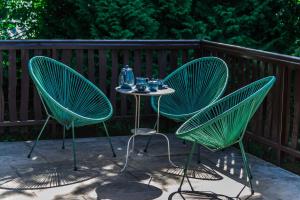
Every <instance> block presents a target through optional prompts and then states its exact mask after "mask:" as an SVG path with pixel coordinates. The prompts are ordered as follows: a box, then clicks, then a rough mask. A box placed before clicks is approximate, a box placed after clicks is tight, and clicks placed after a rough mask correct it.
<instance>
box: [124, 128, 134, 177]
mask: <svg viewBox="0 0 300 200" xmlns="http://www.w3.org/2000/svg"><path fill="white" fill-rule="evenodd" d="M135 136H137V135H136V134H134V135H132V136H131V137H130V138H129V140H128V143H127V153H126V159H125V165H124V167H123V168H122V169H121V172H123V171H124V170H125V169H126V167H127V164H128V157H129V153H130V152H129V148H130V141H131V140H132V139H134V137H135Z"/></svg>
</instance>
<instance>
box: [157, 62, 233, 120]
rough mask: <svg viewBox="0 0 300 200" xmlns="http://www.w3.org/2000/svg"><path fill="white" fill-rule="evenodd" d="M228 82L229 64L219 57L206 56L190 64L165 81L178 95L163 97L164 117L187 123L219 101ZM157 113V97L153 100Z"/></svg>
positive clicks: (161, 109)
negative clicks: (189, 119)
mask: <svg viewBox="0 0 300 200" xmlns="http://www.w3.org/2000/svg"><path fill="white" fill-rule="evenodd" d="M227 81H228V68H227V65H226V63H225V62H224V61H223V60H221V59H220V58H217V57H203V58H198V59H195V60H193V61H191V62H188V63H186V64H184V65H183V66H181V67H180V68H178V69H176V70H175V71H174V72H172V73H171V74H169V75H168V76H167V77H166V78H165V79H164V82H165V84H167V85H168V86H169V87H171V88H173V89H175V93H173V94H171V95H167V96H164V97H162V99H161V103H160V111H161V114H162V115H164V116H166V117H168V118H171V119H173V120H176V121H185V120H187V119H188V118H190V117H191V116H193V115H194V114H195V113H197V112H198V111H199V110H201V109H202V108H204V107H205V106H207V105H209V104H210V103H212V102H214V101H215V100H217V99H218V98H219V97H220V96H221V95H222V94H223V92H224V90H225V87H226V85H227ZM151 103H152V107H153V108H154V110H156V111H157V98H156V97H153V98H152V99H151Z"/></svg>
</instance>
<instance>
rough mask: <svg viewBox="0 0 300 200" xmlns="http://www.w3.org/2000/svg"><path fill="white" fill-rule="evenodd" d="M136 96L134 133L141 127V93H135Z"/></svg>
mask: <svg viewBox="0 0 300 200" xmlns="http://www.w3.org/2000/svg"><path fill="white" fill-rule="evenodd" d="M134 97H135V119H134V135H136V134H137V129H138V128H139V127H140V107H141V103H140V100H141V97H140V96H139V95H134ZM133 151H134V138H133V141H132V149H131V152H133Z"/></svg>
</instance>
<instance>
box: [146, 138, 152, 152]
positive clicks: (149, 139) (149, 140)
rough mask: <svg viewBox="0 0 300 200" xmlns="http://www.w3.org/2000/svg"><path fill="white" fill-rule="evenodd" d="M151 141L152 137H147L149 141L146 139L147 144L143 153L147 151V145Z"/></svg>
mask: <svg viewBox="0 0 300 200" xmlns="http://www.w3.org/2000/svg"><path fill="white" fill-rule="evenodd" d="M151 139H152V135H150V137H149V139H148V141H147V144H146V146H145V149H144V152H145V153H146V152H147V150H148V146H149V144H150V142H151Z"/></svg>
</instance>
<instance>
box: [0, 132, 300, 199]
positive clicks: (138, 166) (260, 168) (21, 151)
mask: <svg viewBox="0 0 300 200" xmlns="http://www.w3.org/2000/svg"><path fill="white" fill-rule="evenodd" d="M168 137H169V139H170V143H171V152H172V161H173V162H174V163H175V164H176V165H178V167H177V168H176V167H173V166H171V165H170V164H169V162H168V157H167V151H166V143H165V140H164V139H163V138H162V137H159V136H155V137H153V139H152V142H151V143H150V146H149V150H148V152H147V153H144V152H143V148H144V145H145V144H146V141H147V137H140V138H137V139H136V141H135V142H136V144H135V147H136V148H135V150H134V152H133V153H132V154H131V156H130V159H129V166H128V168H127V170H126V171H125V172H123V173H120V169H121V168H122V167H123V164H124V162H125V154H126V145H127V141H128V138H129V137H127V136H122V137H113V138H112V140H113V144H114V147H115V149H116V153H117V157H116V158H114V157H112V153H111V150H110V146H109V144H108V142H107V139H106V138H82V139H77V140H76V141H77V142H76V144H77V159H78V165H79V170H78V171H73V160H72V144H71V140H70V139H67V141H66V149H64V150H62V149H61V144H62V143H61V140H50V141H40V142H39V143H38V145H37V148H36V149H35V151H34V153H33V154H32V157H31V158H30V159H28V158H27V157H26V156H27V153H28V152H29V150H30V147H31V145H32V144H33V143H32V141H26V142H11V143H10V142H3V143H0V199H5V200H7V199H18V200H19V199H21V200H22V199H43V200H44V199H46V200H47V199H49V200H62V199H74V200H75V199H76V200H77V199H78V200H93V199H97V200H98V199H111V200H115V199H118V200H119V199H121V200H122V199H124V200H135V199H137V200H148V199H149V200H150V199H161V200H165V199H173V200H175V199H176V200H177V199H182V196H181V195H180V194H179V193H176V191H177V189H178V186H179V184H180V181H181V175H182V173H183V168H182V166H183V165H184V162H185V159H186V156H187V154H188V152H189V150H190V145H189V144H183V143H182V141H179V140H177V139H176V138H175V137H174V135H173V134H170V135H168ZM200 152H201V163H200V164H198V163H197V162H196V156H195V157H194V159H193V162H192V166H191V170H189V171H188V175H189V177H190V181H191V184H192V185H193V187H194V189H195V190H197V191H199V193H197V194H190V193H182V195H183V197H184V198H185V199H264V200H269V199H270V200H271V199H272V200H273V199H274V200H276V199H278V200H279V199H291V200H293V199H295V200H296V199H300V198H299V197H300V191H299V188H300V177H299V176H297V175H295V174H293V173H291V172H288V171H286V170H283V169H281V168H278V167H276V166H274V165H272V164H270V163H267V162H265V161H262V160H260V159H258V158H256V157H254V156H251V155H250V156H249V157H250V165H251V169H252V171H253V176H254V181H253V183H254V189H255V191H256V193H255V195H253V196H250V190H249V188H248V184H247V179H246V177H245V173H244V170H243V165H242V158H241V156H240V153H239V151H238V150H237V149H235V148H229V149H228V150H225V151H221V152H218V153H212V152H210V151H208V150H207V149H205V148H203V147H202V148H201V151H200ZM189 189H190V188H189V185H188V183H187V181H185V182H184V186H183V190H189Z"/></svg>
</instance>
